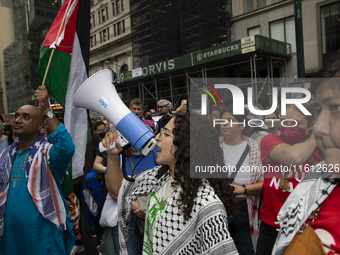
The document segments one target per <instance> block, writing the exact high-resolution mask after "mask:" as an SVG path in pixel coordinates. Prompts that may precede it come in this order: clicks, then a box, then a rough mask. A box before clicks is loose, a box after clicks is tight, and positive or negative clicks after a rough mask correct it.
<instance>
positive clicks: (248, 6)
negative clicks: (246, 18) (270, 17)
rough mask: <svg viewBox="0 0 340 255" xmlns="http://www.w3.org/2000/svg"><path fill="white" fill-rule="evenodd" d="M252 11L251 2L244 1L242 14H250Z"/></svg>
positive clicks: (249, 0) (250, 0)
mask: <svg viewBox="0 0 340 255" xmlns="http://www.w3.org/2000/svg"><path fill="white" fill-rule="evenodd" d="M252 10H254V6H253V0H244V12H250V11H252Z"/></svg>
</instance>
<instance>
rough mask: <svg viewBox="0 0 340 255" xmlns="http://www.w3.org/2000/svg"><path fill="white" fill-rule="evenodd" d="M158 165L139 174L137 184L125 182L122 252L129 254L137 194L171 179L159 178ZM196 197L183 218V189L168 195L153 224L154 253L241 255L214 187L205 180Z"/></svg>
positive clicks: (121, 209) (120, 215)
mask: <svg viewBox="0 0 340 255" xmlns="http://www.w3.org/2000/svg"><path fill="white" fill-rule="evenodd" d="M158 169H159V166H157V167H155V168H153V169H151V170H149V171H145V172H142V173H140V174H139V175H138V176H136V178H135V182H134V183H130V182H127V181H125V180H124V181H123V183H122V186H121V189H120V192H119V197H118V208H119V212H118V218H119V241H120V245H121V254H127V249H126V241H127V238H128V234H127V229H128V225H129V222H130V214H131V201H133V200H136V198H137V196H138V195H145V194H151V193H152V192H154V191H156V190H158V189H159V188H160V187H161V186H162V185H164V184H165V182H166V181H167V180H168V179H169V178H170V174H171V172H170V170H169V171H168V173H167V174H165V175H164V176H162V177H161V178H160V179H157V178H156V177H155V176H156V175H157V171H158ZM204 183H205V186H204V187H201V188H200V189H199V191H198V193H197V197H196V199H195V200H194V207H193V209H192V212H191V215H190V219H189V220H188V221H185V220H184V217H183V213H182V212H181V211H180V210H179V208H178V205H177V200H178V199H179V197H180V194H181V192H182V188H181V186H178V187H177V188H176V189H175V191H174V193H173V194H172V196H171V197H170V198H169V200H168V203H167V205H166V207H165V208H164V211H163V212H162V214H161V215H160V216H159V218H158V220H157V222H156V223H155V225H154V229H153V234H154V235H153V237H152V245H153V254H171V255H172V254H183V255H184V254H207V253H209V254H238V252H237V250H236V247H235V244H234V242H233V240H232V238H231V237H230V234H229V232H228V230H227V229H228V220H227V213H226V211H225V208H224V205H223V203H222V202H221V200H220V199H219V198H218V196H217V195H216V194H215V192H214V190H213V188H212V187H211V186H210V185H209V184H208V182H204Z"/></svg>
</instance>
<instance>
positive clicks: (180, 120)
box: [156, 113, 237, 220]
mask: <svg viewBox="0 0 340 255" xmlns="http://www.w3.org/2000/svg"><path fill="white" fill-rule="evenodd" d="M173 118H174V125H175V127H174V128H173V130H172V133H173V135H174V136H175V138H174V140H173V143H174V146H176V151H175V152H174V156H175V159H176V164H175V174H174V182H172V184H171V185H172V186H173V187H174V186H177V185H181V187H182V190H183V192H182V193H181V195H180V198H179V200H178V201H177V203H178V206H179V208H180V210H182V212H183V213H184V219H185V220H189V218H190V214H191V211H192V208H193V206H194V200H195V198H196V196H197V192H198V189H199V188H200V187H203V186H204V182H203V181H202V179H200V178H190V172H191V171H193V172H194V171H195V170H194V168H195V166H202V165H210V166H214V165H216V164H218V165H219V166H224V162H223V151H222V149H221V148H220V146H219V141H218V133H217V132H216V130H215V128H214V127H213V125H212V121H211V120H210V119H209V118H207V117H203V116H200V115H198V114H193V113H192V114H191V116H189V115H188V114H183V113H176V114H175V115H174V117H173ZM190 122H191V125H190ZM190 155H191V158H190ZM168 170H169V167H168V166H166V165H163V166H162V167H161V168H160V169H159V170H158V174H157V176H156V177H157V178H160V177H161V176H163V175H164V174H165V173H167V172H168ZM223 174H224V176H223V177H224V178H218V179H206V180H207V181H208V182H209V184H210V186H211V187H212V188H213V189H214V190H215V193H216V194H217V196H218V197H219V199H220V200H221V201H222V203H223V204H224V207H225V209H226V211H227V214H228V215H229V216H230V215H236V214H237V209H236V199H235V195H234V193H233V188H232V187H231V186H230V185H229V181H228V179H227V178H225V177H226V176H225V173H223Z"/></svg>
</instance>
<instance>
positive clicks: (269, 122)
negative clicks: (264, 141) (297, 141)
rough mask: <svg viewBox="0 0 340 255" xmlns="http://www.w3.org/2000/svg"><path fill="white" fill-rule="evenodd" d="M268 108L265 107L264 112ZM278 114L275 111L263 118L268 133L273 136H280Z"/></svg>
mask: <svg viewBox="0 0 340 255" xmlns="http://www.w3.org/2000/svg"><path fill="white" fill-rule="evenodd" d="M269 109H270V106H268V107H266V108H265V110H269ZM279 119H280V118H279V114H278V113H277V112H276V111H275V112H273V113H271V114H268V115H265V116H263V121H264V124H266V126H267V127H268V132H270V133H271V134H273V135H280V121H278V120H279Z"/></svg>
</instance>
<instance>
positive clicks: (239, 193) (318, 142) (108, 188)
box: [0, 55, 340, 255]
mask: <svg viewBox="0 0 340 255" xmlns="http://www.w3.org/2000/svg"><path fill="white" fill-rule="evenodd" d="M331 78H332V79H331ZM339 81H340V56H339V55H336V56H335V57H333V58H331V59H330V60H329V61H328V62H327V63H326V64H325V65H324V67H323V68H322V69H321V70H320V71H319V72H317V74H316V75H315V78H314V79H313V80H312V83H311V89H310V91H311V93H312V95H313V99H312V100H311V101H310V102H308V103H305V104H303V107H304V108H306V109H307V110H308V111H309V112H310V113H311V115H305V114H303V112H302V111H301V109H299V108H298V107H296V106H295V105H287V108H286V114H285V115H281V113H280V112H279V111H278V109H279V108H280V106H279V105H278V107H277V110H276V111H275V112H274V113H272V114H269V115H265V116H259V115H256V114H253V113H251V112H250V111H249V108H248V107H247V106H246V107H245V109H244V115H234V114H233V107H232V105H233V102H232V100H231V98H227V99H225V100H224V107H213V108H212V109H210V116H208V117H207V116H200V115H198V114H196V113H190V112H189V109H188V106H187V104H185V103H184V104H182V105H181V106H180V107H179V108H177V109H176V111H175V113H172V111H171V110H172V104H171V102H170V101H168V100H165V99H162V100H160V101H159V102H157V103H158V110H159V113H160V114H161V115H162V117H161V118H160V119H159V121H158V123H156V124H155V123H154V121H153V120H152V112H151V111H150V110H149V109H146V108H145V106H144V103H143V100H142V99H140V98H136V99H133V100H132V101H131V102H130V104H129V108H130V110H131V111H132V112H134V113H135V114H136V116H138V118H140V120H141V121H142V122H143V123H144V124H145V125H147V126H148V128H149V129H150V130H151V131H152V132H154V133H155V139H156V141H157V148H156V149H155V150H153V151H152V152H151V153H150V154H149V155H147V156H146V157H144V156H143V155H142V153H141V152H140V151H135V150H134V148H132V147H131V146H126V147H124V148H123V147H122V146H121V145H120V144H119V142H118V140H117V131H115V127H114V126H113V125H112V124H111V123H110V122H109V121H108V120H107V119H105V117H104V116H102V117H101V119H100V120H94V119H91V121H89V137H88V144H87V147H86V156H85V159H86V160H85V165H84V169H83V170H84V175H82V176H80V177H78V178H76V179H74V180H72V179H70V176H72V175H71V174H70V172H69V171H70V165H69V160H70V158H71V157H72V155H73V152H74V145H73V143H72V140H71V137H70V135H69V134H68V132H67V130H66V129H65V127H64V126H63V125H62V124H60V123H59V121H58V120H57V119H56V118H55V117H54V116H53V114H52V116H50V115H49V114H48V113H49V111H50V109H49V108H48V103H47V97H48V93H47V92H46V90H45V89H44V88H42V87H39V88H38V89H37V90H36V92H35V104H36V105H35V106H33V105H26V106H23V107H21V108H19V109H18V111H17V112H16V113H15V120H14V123H12V125H11V124H10V123H8V121H7V120H6V121H4V120H0V151H2V152H3V153H2V154H1V157H0V255H2V254H58V255H59V254H67V255H68V254H72V255H74V254H81V253H82V252H83V251H84V249H85V246H86V245H84V240H83V239H84V238H83V237H84V234H85V235H89V236H91V237H93V238H96V241H97V248H98V252H99V254H104V255H109V254H136V255H139V254H242V255H253V254H258V255H266V254H275V255H276V254H338V253H340V233H339V225H340V219H339V218H338V217H337V215H338V214H337V212H340V207H339V203H338V202H337V199H338V196H339V195H340V187H339V178H340V177H339V176H340V174H339V172H340V133H339V131H338V130H339V125H340V82H339ZM254 107H255V108H256V109H261V110H263V109H269V108H270V106H262V105H259V104H258V105H256V106H254ZM216 119H223V120H227V122H224V124H221V125H215V126H214V125H212V123H213V120H216ZM42 120H44V121H42ZM244 120H246V121H245V123H247V122H248V121H249V120H251V121H252V123H256V122H258V123H263V125H262V126H261V127H255V128H254V127H251V126H249V125H242V124H241V123H243V121H244ZM274 120H280V121H274ZM292 120H294V121H292ZM282 121H285V125H280V123H282ZM233 122H234V123H237V124H231V123H233ZM100 142H102V144H103V146H104V147H105V148H107V149H108V150H106V151H104V152H101V151H100V150H99V143H100ZM113 143H115V145H116V146H115V148H114V149H111V150H110V149H109V148H110V145H112V144H113ZM122 152H123V154H122ZM32 162H34V163H32ZM203 165H220V166H225V167H226V169H229V170H228V171H227V172H226V173H220V174H219V175H216V176H214V178H210V177H209V178H206V177H202V176H198V177H197V176H196V178H193V176H192V173H193V171H194V170H195V169H194V168H195V166H203ZM230 169H232V170H230ZM242 169H248V170H249V171H242ZM270 169H280V171H270ZM25 171H26V172H25ZM123 171H126V173H127V175H128V176H130V177H133V178H134V181H133V182H131V181H128V180H126V179H124V175H123ZM21 172H23V173H21ZM50 173H52V175H51V174H50ZM68 182H72V184H73V188H71V189H69V188H67V187H70V186H68V185H66V184H67V183H68ZM47 183H48V184H47ZM37 186H39V188H38V189H36V187H37ZM26 187H27V188H26ZM71 187H72V186H71ZM32 198H33V199H32ZM81 207H84V208H85V207H86V210H81ZM25 211H26V214H27V213H29V214H30V215H29V217H26V215H25V217H24V216H23V213H24V212H25ZM85 211H86V222H81V221H80V213H83V212H85ZM84 224H87V225H88V226H89V229H90V230H91V231H90V232H89V233H84V231H83V228H82V225H84ZM56 226H57V227H56ZM33 229H34V230H33ZM19 232H20V233H19ZM47 236H48V237H47ZM18 239H19V240H20V244H21V245H16V240H18ZM26 240H28V241H26ZM28 242H29V244H28ZM37 243H39V245H43V246H44V247H45V249H44V250H41V249H39V248H38V247H36V244H37Z"/></svg>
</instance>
